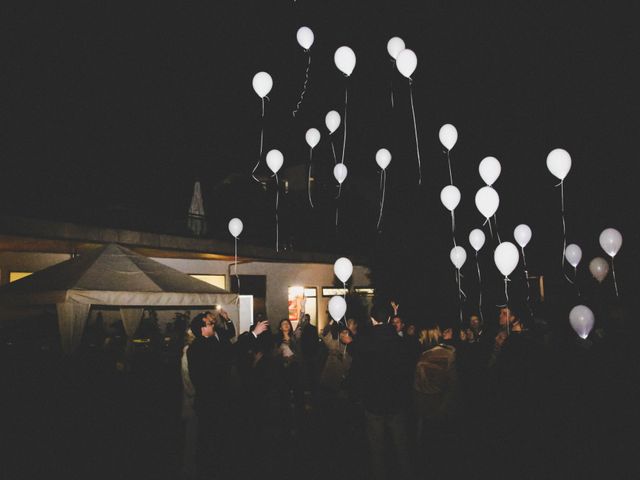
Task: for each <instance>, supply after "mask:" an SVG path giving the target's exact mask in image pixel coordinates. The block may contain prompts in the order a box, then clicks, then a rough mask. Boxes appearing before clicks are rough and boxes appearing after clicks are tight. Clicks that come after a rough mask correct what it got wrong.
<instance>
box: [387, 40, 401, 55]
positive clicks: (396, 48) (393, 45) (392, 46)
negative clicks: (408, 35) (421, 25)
mask: <svg viewBox="0 0 640 480" xmlns="http://www.w3.org/2000/svg"><path fill="white" fill-rule="evenodd" d="M402 50H404V40H402V39H401V38H400V37H392V38H391V39H390V40H389V41H388V42H387V52H389V55H391V58H393V59H394V60H395V59H396V58H398V54H399V53H400V52H401V51H402Z"/></svg>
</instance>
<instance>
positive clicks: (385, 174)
mask: <svg viewBox="0 0 640 480" xmlns="http://www.w3.org/2000/svg"><path fill="white" fill-rule="evenodd" d="M383 177H384V181H383V180H382V178H383ZM380 181H381V182H382V200H381V201H380V216H379V217H378V225H377V226H376V228H377V229H378V230H380V221H381V220H382V209H383V208H384V194H385V190H386V187H387V171H386V170H382V171H381V172H380Z"/></svg>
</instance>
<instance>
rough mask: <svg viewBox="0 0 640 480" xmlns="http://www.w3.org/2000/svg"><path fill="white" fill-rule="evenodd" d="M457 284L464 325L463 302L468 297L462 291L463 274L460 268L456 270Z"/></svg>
mask: <svg viewBox="0 0 640 480" xmlns="http://www.w3.org/2000/svg"><path fill="white" fill-rule="evenodd" d="M456 282H457V283H458V304H459V306H460V324H461V325H462V322H463V320H462V302H463V298H464V299H465V300H466V299H467V295H466V294H465V293H464V291H463V290H462V273H460V269H459V268H457V269H456Z"/></svg>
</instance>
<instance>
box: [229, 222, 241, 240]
mask: <svg viewBox="0 0 640 480" xmlns="http://www.w3.org/2000/svg"><path fill="white" fill-rule="evenodd" d="M243 227H244V226H243V225H242V220H240V219H239V218H232V219H231V220H229V233H230V234H231V235H233V236H234V237H236V238H238V236H239V235H240V234H241V233H242V229H243Z"/></svg>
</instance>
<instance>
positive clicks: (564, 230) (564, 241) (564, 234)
mask: <svg viewBox="0 0 640 480" xmlns="http://www.w3.org/2000/svg"><path fill="white" fill-rule="evenodd" d="M556 187H560V213H561V216H562V264H561V265H562V267H561V268H562V275H563V276H564V278H565V279H566V280H567V282H569V283H571V284H573V282H572V281H571V279H570V278H569V277H568V276H567V272H565V271H564V255H565V251H566V250H567V225H566V223H565V217H564V180H560V183H559V184H558V185H556Z"/></svg>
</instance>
